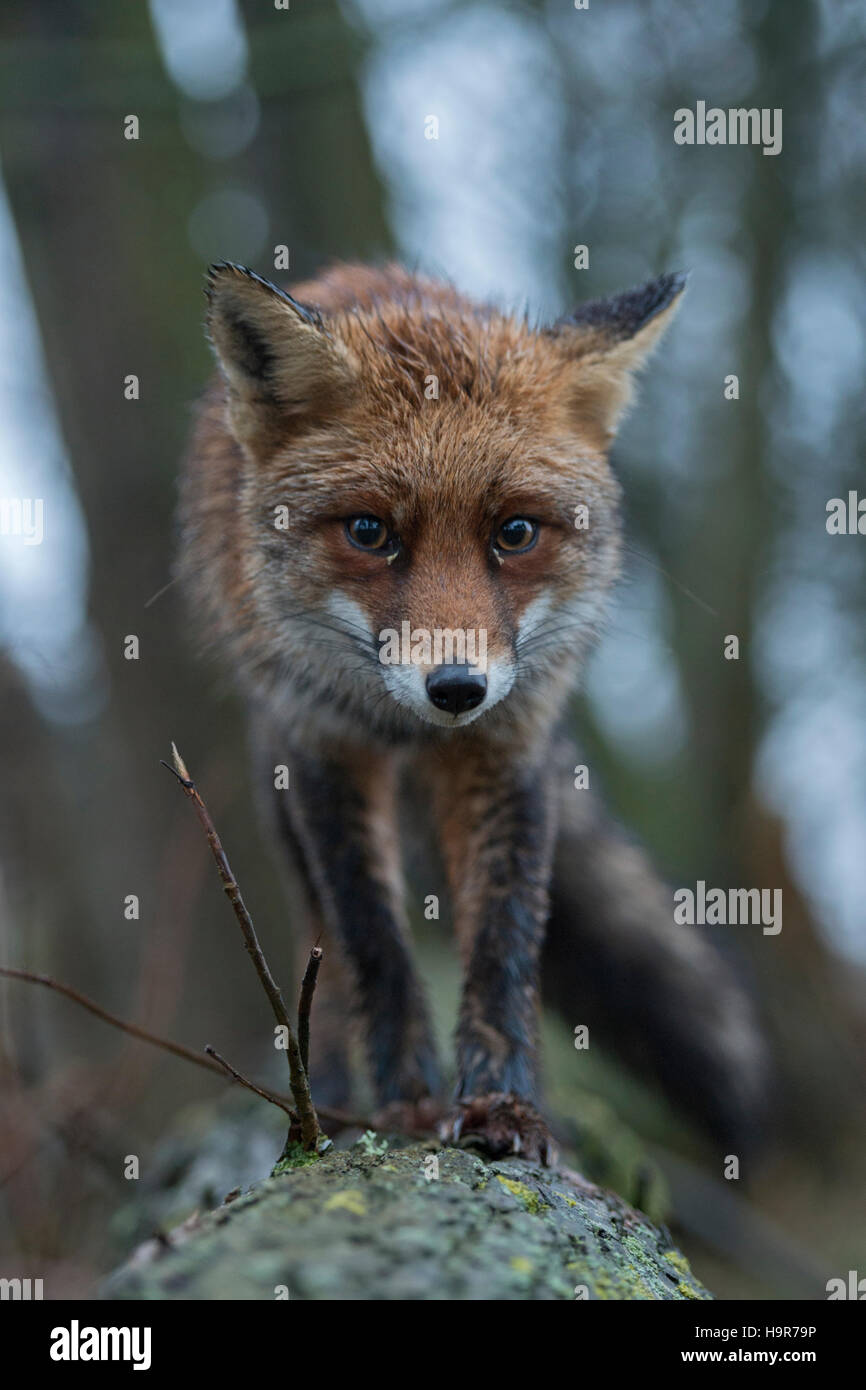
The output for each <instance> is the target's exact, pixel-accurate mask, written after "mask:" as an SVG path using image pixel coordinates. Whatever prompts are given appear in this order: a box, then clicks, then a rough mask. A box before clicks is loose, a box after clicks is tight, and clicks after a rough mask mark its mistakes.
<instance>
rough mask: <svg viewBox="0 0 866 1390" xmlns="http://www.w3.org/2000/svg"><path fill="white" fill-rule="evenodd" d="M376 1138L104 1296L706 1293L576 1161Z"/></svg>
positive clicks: (167, 1253)
mask: <svg viewBox="0 0 866 1390" xmlns="http://www.w3.org/2000/svg"><path fill="white" fill-rule="evenodd" d="M380 1149H383V1146H382V1145H381V1144H377V1145H372V1144H370V1143H369V1142H367V1143H364V1144H356V1145H354V1146H353V1147H352V1148H350V1149H347V1150H343V1151H331V1152H329V1153H326V1154H325V1155H323V1156H322V1157H321V1158H319V1159H318V1160H316V1161H315V1162H313V1163H311V1164H308V1165H305V1166H301V1167H295V1168H290V1169H288V1170H287V1171H284V1172H282V1173H279V1174H278V1175H276V1176H272V1177H270V1178H268V1179H266V1180H264V1181H263V1182H260V1183H257V1184H255V1185H253V1186H252V1187H251V1188H249V1189H248V1190H247V1191H246V1192H245V1193H243V1194H242V1195H240V1196H238V1197H236V1198H235V1199H234V1200H233V1201H230V1202H228V1203H227V1204H224V1205H223V1206H222V1207H219V1208H217V1209H216V1210H215V1211H212V1212H209V1213H208V1214H206V1215H203V1216H199V1217H196V1218H194V1219H193V1220H192V1221H189V1222H186V1223H185V1225H184V1227H183V1228H181V1229H180V1230H179V1231H178V1232H175V1233H174V1234H173V1235H172V1236H171V1237H170V1238H169V1240H168V1243H166V1242H164V1241H155V1240H154V1241H149V1242H147V1243H146V1244H145V1245H144V1246H143V1247H141V1248H140V1249H139V1250H138V1251H137V1252H136V1254H135V1255H134V1256H133V1257H132V1259H131V1260H130V1261H128V1262H127V1264H126V1265H124V1266H123V1267H122V1268H121V1269H119V1270H118V1271H117V1272H116V1273H115V1274H114V1275H112V1276H111V1278H110V1279H109V1280H108V1281H107V1283H106V1285H105V1287H104V1289H103V1295H104V1296H105V1297H107V1298H124V1299H274V1298H277V1297H284V1298H285V1297H289V1298H291V1299H367V1300H369V1299H374V1300H406V1299H412V1300H416V1299H417V1300H428V1299H433V1300H442V1299H444V1300H467V1299H468V1300H473V1299H475V1300H486V1299H492V1300H500V1299H504V1300H524V1299H530V1300H539V1299H542V1300H546V1299H569V1300H573V1299H575V1298H576V1297H588V1298H589V1299H591V1300H594V1299H663V1300H670V1299H683V1298H696V1299H706V1298H709V1297H710V1295H709V1294H708V1293H707V1291H706V1290H705V1289H704V1288H703V1287H702V1286H701V1285H700V1284H699V1283H698V1281H697V1280H696V1279H695V1278H694V1276H693V1274H692V1273H691V1270H690V1269H689V1266H688V1262H687V1261H686V1260H685V1257H684V1256H683V1255H682V1254H680V1253H679V1252H678V1251H677V1250H675V1249H674V1248H673V1244H672V1241H671V1237H670V1234H669V1232H668V1231H667V1230H666V1229H665V1228H664V1227H663V1226H657V1225H654V1224H653V1223H652V1222H651V1221H650V1220H649V1219H648V1218H647V1217H646V1216H644V1215H643V1213H641V1212H638V1211H636V1210H634V1209H633V1208H632V1207H630V1206H628V1205H627V1204H626V1203H625V1202H624V1201H623V1200H622V1199H621V1198H619V1197H617V1196H616V1195H615V1194H614V1193H612V1192H609V1191H606V1190H605V1189H603V1188H600V1187H597V1186H595V1185H594V1184H592V1183H589V1182H587V1181H586V1180H584V1179H583V1178H581V1177H579V1176H578V1175H577V1174H576V1173H574V1172H572V1171H571V1170H569V1169H566V1168H560V1169H545V1168H541V1167H539V1166H537V1165H534V1164H531V1163H527V1162H524V1161H522V1160H520V1159H509V1160H499V1161H492V1162H491V1161H486V1160H484V1159H483V1158H481V1157H480V1156H478V1155H477V1154H475V1153H473V1152H471V1151H469V1150H466V1149H460V1148H445V1149H440V1148H437V1147H436V1146H435V1145H432V1144H407V1143H404V1142H401V1141H397V1140H393V1141H391V1142H389V1143H388V1145H387V1146H386V1147H384V1149H383V1151H381V1152H380V1151H378V1150H380ZM431 1159H435V1160H436V1164H432V1163H431ZM437 1170H438V1176H432V1177H431V1176H428V1174H430V1173H431V1171H437Z"/></svg>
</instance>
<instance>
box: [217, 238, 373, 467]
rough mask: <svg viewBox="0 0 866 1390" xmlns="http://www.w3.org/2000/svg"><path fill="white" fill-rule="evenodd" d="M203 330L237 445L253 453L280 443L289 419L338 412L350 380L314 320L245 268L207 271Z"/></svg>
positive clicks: (341, 352)
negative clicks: (223, 387)
mask: <svg viewBox="0 0 866 1390" xmlns="http://www.w3.org/2000/svg"><path fill="white" fill-rule="evenodd" d="M206 294H207V298H208V314H207V329H208V335H209V337H210V341H211V344H212V346H213V349H214V352H215V353H216V357H217V361H218V362H219V365H220V367H221V369H222V372H223V375H224V377H225V379H226V383H227V385H228V395H229V402H228V404H229V417H230V421H231V425H232V429H233V430H234V433H235V435H236V437H237V439H238V442H239V443H240V444H242V445H245V446H246V447H247V448H248V449H249V450H251V451H252V452H253V453H259V452H261V451H262V450H263V449H267V448H268V446H269V445H275V444H276V443H278V441H279V438H280V436H281V435H282V436H284V435H285V433H286V429H287V427H289V426H290V425H291V422H292V420H298V419H301V418H304V417H307V418H309V417H312V416H313V415H315V414H316V413H318V412H323V411H331V410H334V409H338V408H339V406H340V405H341V404H342V403H344V402H345V401H346V400H347V399H348V398H349V397H350V396H351V394H352V392H353V388H354V383H355V374H354V371H353V368H352V364H351V362H350V360H349V355H348V352H347V351H346V349H345V348H344V347H343V346H342V345H341V344H338V343H337V342H336V341H335V340H334V339H333V338H332V337H331V336H330V335H329V334H328V332H327V331H326V329H325V327H324V325H323V323H322V319H321V317H320V315H319V314H318V313H317V312H316V311H315V310H313V309H308V308H306V307H305V306H304V305H303V304H298V303H297V301H296V300H294V299H292V297H291V295H288V294H285V293H284V292H283V290H280V289H277V287H276V285H272V284H271V283H270V282H269V281H268V280H263V279H262V278H261V277H260V276H259V275H256V274H255V272H254V271H252V270H247V269H246V267H245V266H241V265H232V264H231V263H229V262H227V261H223V262H220V263H219V264H218V265H213V266H211V268H210V270H209V272H208V280H207V288H206Z"/></svg>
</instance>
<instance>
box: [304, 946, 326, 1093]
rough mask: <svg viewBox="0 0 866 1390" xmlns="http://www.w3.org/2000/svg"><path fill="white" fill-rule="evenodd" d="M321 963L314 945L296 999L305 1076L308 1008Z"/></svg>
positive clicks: (308, 1050)
mask: <svg viewBox="0 0 866 1390" xmlns="http://www.w3.org/2000/svg"><path fill="white" fill-rule="evenodd" d="M321 964H322V948H321V946H314V947H313V949H312V950H311V952H310V959H309V960H308V961H307V968H306V970H305V971H304V978H303V980H302V981H301V997H300V999H299V1000H298V1047H299V1049H300V1053H301V1062H302V1063H303V1067H304V1071H305V1072H306V1074H307V1076H309V1074H310V1009H311V1008H312V1007H313V995H314V994H315V992H316V980H317V978H318V975H319V966H320V965H321Z"/></svg>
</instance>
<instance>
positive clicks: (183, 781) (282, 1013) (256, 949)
mask: <svg viewBox="0 0 866 1390" xmlns="http://www.w3.org/2000/svg"><path fill="white" fill-rule="evenodd" d="M171 751H172V756H173V758H174V767H173V768H172V767H169V764H168V763H164V764H163V766H164V767H167V768H168V770H169V772H173V773H174V775H175V777H176V778H177V780H178V781H179V782H180V785H181V787H182V788H183V791H184V795H185V796H187V797H189V799H190V801H191V802H192V803H193V806H194V807H195V812H196V815H197V816H198V818H199V821H200V822H201V824H202V827H203V829H204V832H205V834H206V835H207V840H208V844H209V845H210V848H211V853H212V854H213V857H214V860H215V862H216V866H217V870H218V872H219V876H220V879H221V880H222V885H223V889H224V890H225V894H226V897H227V898H228V900H229V902H230V903H231V905H232V907H233V909H234V914H235V917H236V918H237V920H238V925H239V926H240V929H241V932H242V934H243V938H244V944H245V946H246V948H247V953H248V955H249V957H250V960H251V961H252V962H253V965H254V966H255V969H256V974H257V975H258V977H259V980H260V981H261V984H262V988H263V989H264V991H265V994H266V995H267V996H268V1000H269V1001H270V1005H271V1008H272V1010H273V1013H274V1018H275V1019H276V1020H277V1023H278V1024H279V1025H280V1026H281V1027H282V1028H285V1030H286V1040H287V1044H288V1045H287V1047H286V1057H287V1060H288V1064H289V1082H290V1085H291V1090H292V1095H293V1096H294V1098H295V1105H296V1106H297V1110H298V1115H299V1117H300V1125H301V1140H302V1143H303V1145H304V1148H305V1149H315V1147H316V1143H317V1141H318V1138H319V1122H318V1119H317V1118H316V1111H315V1107H314V1105H313V1102H312V1098H311V1096H310V1084H309V1081H308V1080H307V1073H306V1070H305V1068H304V1065H303V1062H302V1061H301V1052H300V1048H299V1047H298V1039H297V1037H296V1036H295V1031H294V1029H293V1028H292V1025H291V1022H290V1021H289V1015H288V1011H287V1009H286V1006H285V1003H284V1001H283V996H282V994H281V993H280V989H279V986H278V985H277V983H276V981H275V980H274V977H273V976H272V974H271V972H270V970H269V968H268V963H267V961H266V960H265V956H264V952H263V951H262V948H261V946H260V945H259V940H258V937H257V936H256V929H255V927H254V926H253V919H252V917H251V916H250V914H249V912H248V910H247V906H246V904H245V902H244V900H243V897H242V896H241V890H240V888H239V887H238V883H237V879H236V878H235V876H234V874H233V873H232V870H231V866H230V865H229V861H228V859H227V858H226V853H225V850H224V849H223V847H222V843H221V841H220V838H219V835H218V834H217V832H216V827H215V825H214V823H213V821H212V820H211V818H210V813H209V811H208V809H207V807H206V806H205V804H204V801H203V800H202V798H201V796H200V795H199V792H198V790H197V788H196V785H195V783H194V782H193V780H192V778H191V777H190V775H189V772H188V771H187V767H186V764H185V762H184V761H183V758H182V757H181V756H180V753H179V752H178V751H177V748H176V746H175V745H174V744H172V745H171Z"/></svg>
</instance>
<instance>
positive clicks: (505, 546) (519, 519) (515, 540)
mask: <svg viewBox="0 0 866 1390" xmlns="http://www.w3.org/2000/svg"><path fill="white" fill-rule="evenodd" d="M537 540H538V523H537V522H535V521H530V520H529V518H528V517H525V516H512V517H509V519H508V521H503V523H502V525H501V526H500V528H499V530H498V531H497V532H496V539H495V541H494V545H495V546H496V549H497V550H503V551H505V552H506V553H507V554H511V555H514V554H516V553H518V552H519V551H523V550H531V549H532V547H533V546H534V545H535V542H536V541H537Z"/></svg>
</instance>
